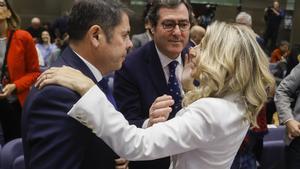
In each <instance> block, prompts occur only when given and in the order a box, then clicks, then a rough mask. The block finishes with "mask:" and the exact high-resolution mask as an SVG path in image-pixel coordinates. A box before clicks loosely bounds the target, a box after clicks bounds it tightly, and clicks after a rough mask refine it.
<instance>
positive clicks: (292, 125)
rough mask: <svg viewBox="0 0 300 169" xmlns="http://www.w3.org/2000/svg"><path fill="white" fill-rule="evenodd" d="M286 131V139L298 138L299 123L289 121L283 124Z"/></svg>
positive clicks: (299, 133) (299, 132)
mask: <svg viewBox="0 0 300 169" xmlns="http://www.w3.org/2000/svg"><path fill="white" fill-rule="evenodd" d="M285 125H286V126H287V129H288V137H289V138H290V139H294V138H295V137H299V136H300V123H299V122H298V121H296V120H294V119H293V120H289V121H288V122H286V123H285Z"/></svg>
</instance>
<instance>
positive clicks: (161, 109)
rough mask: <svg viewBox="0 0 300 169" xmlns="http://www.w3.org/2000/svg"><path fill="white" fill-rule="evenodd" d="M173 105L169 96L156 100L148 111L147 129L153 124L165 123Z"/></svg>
mask: <svg viewBox="0 0 300 169" xmlns="http://www.w3.org/2000/svg"><path fill="white" fill-rule="evenodd" d="M173 104H174V100H173V99H172V97H171V96H168V95H163V96H160V97H158V98H156V99H155V101H154V102H153V103H152V105H151V107H150V110H149V122H148V127H150V126H152V125H153V124H155V123H159V122H164V121H167V119H168V117H169V114H170V112H172V108H171V106H172V105H173Z"/></svg>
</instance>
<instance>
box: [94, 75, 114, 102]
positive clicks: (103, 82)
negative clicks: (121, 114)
mask: <svg viewBox="0 0 300 169" xmlns="http://www.w3.org/2000/svg"><path fill="white" fill-rule="evenodd" d="M97 85H98V86H99V87H100V88H101V89H102V91H103V93H104V94H105V95H106V97H107V99H108V100H109V101H110V103H111V104H113V105H114V107H115V108H117V107H116V101H115V99H114V97H113V95H112V91H111V90H110V88H109V86H108V78H107V77H103V78H102V80H100V81H99V82H98V84H97Z"/></svg>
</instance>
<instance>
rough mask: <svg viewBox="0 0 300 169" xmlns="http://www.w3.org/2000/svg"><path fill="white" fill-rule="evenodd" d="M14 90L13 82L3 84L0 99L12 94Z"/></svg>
mask: <svg viewBox="0 0 300 169" xmlns="http://www.w3.org/2000/svg"><path fill="white" fill-rule="evenodd" d="M14 90H16V85H15V84H14V83H10V84H7V85H5V87H4V88H3V90H2V92H1V93H0V99H4V98H7V97H8V96H10V95H11V94H12V92H13V91H14Z"/></svg>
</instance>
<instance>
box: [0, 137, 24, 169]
mask: <svg viewBox="0 0 300 169" xmlns="http://www.w3.org/2000/svg"><path fill="white" fill-rule="evenodd" d="M21 155H23V146H22V139H21V138H17V139H14V140H11V141H10V142H8V143H6V144H5V145H4V146H3V148H2V151H1V152H0V168H1V169H12V168H13V163H14V161H15V159H16V158H17V157H19V156H21Z"/></svg>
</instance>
